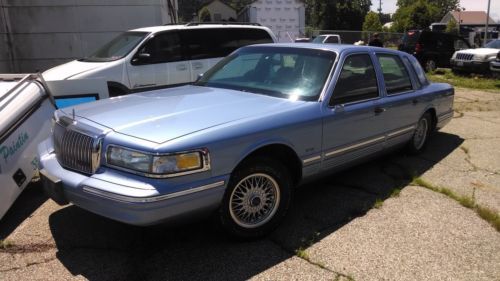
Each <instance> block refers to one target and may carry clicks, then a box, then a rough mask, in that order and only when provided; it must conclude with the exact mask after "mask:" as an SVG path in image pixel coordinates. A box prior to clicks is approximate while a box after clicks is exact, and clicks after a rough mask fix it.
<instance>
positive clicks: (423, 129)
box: [413, 118, 429, 150]
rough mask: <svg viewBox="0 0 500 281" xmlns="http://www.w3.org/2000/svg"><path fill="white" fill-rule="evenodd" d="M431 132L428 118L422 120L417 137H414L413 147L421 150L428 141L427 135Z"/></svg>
mask: <svg viewBox="0 0 500 281" xmlns="http://www.w3.org/2000/svg"><path fill="white" fill-rule="evenodd" d="M428 130H429V124H428V122H427V119H426V118H422V119H420V121H418V125H417V129H416V130H415V135H414V136H413V145H414V146H415V148H416V149H417V150H418V149H421V148H422V146H424V144H425V141H426V139H427V134H428Z"/></svg>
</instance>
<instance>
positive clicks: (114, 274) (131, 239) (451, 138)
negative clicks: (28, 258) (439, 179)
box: [49, 133, 463, 280]
mask: <svg viewBox="0 0 500 281" xmlns="http://www.w3.org/2000/svg"><path fill="white" fill-rule="evenodd" d="M462 142H463V139H461V138H460V137H458V136H456V135H451V134H447V133H437V134H436V135H435V136H434V137H433V138H432V139H431V140H430V143H429V147H428V149H427V150H426V152H425V153H423V154H421V155H419V156H408V155H404V154H403V153H401V151H398V152H395V153H392V154H389V155H386V156H383V157H380V158H376V159H375V160H372V161H370V162H368V163H366V164H362V165H359V166H356V167H353V168H351V169H349V170H346V171H344V172H340V173H335V174H332V175H331V176H329V177H327V178H323V179H322V180H320V181H315V182H313V183H310V184H307V185H304V186H301V187H300V188H298V189H297V190H296V192H295V195H296V196H295V199H294V202H293V204H292V208H291V210H290V212H289V215H288V216H287V218H286V219H285V221H284V222H283V224H282V225H281V226H280V227H279V228H278V229H277V230H276V231H274V232H273V233H272V234H271V235H269V236H268V237H267V238H264V239H261V240H257V241H253V242H238V241H234V240H231V239H230V238H228V237H227V236H226V235H225V234H224V232H223V231H222V230H221V229H220V227H219V226H218V224H217V223H215V222H214V221H213V219H205V220H202V221H198V222H193V223H190V224H186V225H181V226H175V227H171V226H170V227H169V226H158V227H146V228H143V227H134V226H128V225H125V224H121V223H118V222H114V221H111V220H108V219H105V218H102V217H100V216H97V215H94V214H91V213H89V212H87V211H84V210H82V209H79V208H77V207H75V206H70V207H67V208H64V209H61V210H59V211H57V212H55V213H53V214H52V215H51V216H50V217H49V223H50V228H51V231H52V234H53V237H54V240H55V242H56V246H57V248H58V252H57V258H58V259H59V260H60V261H61V262H62V264H63V265H64V266H65V267H66V268H67V269H68V270H69V271H70V272H71V273H72V274H73V275H82V276H83V277H85V278H87V279H90V280H111V279H112V280H116V279H127V280H136V279H140V280H147V279H149V280H152V279H155V280H156V279H161V280H228V279H229V280H245V279H248V278H250V277H252V276H254V275H256V274H258V273H260V272H262V271H264V270H266V269H268V268H270V267H272V266H274V265H277V264H279V263H280V262H282V261H284V260H286V259H288V258H290V257H292V256H293V255H295V253H296V251H297V250H298V249H301V248H306V247H308V246H310V245H312V244H314V243H315V242H317V241H319V240H321V239H322V238H323V237H326V236H328V235H330V234H332V233H333V232H335V231H336V230H338V229H339V228H341V227H342V226H344V225H345V224H347V223H349V222H350V221H351V220H353V219H354V218H356V217H359V216H363V215H364V214H365V213H366V212H367V211H368V210H369V209H370V208H372V207H373V205H374V203H375V202H376V200H377V199H382V200H383V199H385V198H387V197H389V196H390V195H391V193H392V192H393V190H395V189H400V188H404V187H405V186H407V185H408V184H409V183H410V182H411V180H412V177H414V176H418V175H421V174H422V173H424V172H425V171H427V170H429V169H430V168H431V167H432V166H433V165H435V164H436V163H437V162H439V161H440V160H441V159H443V158H444V157H446V156H447V155H448V154H450V153H451V152H452V151H453V150H455V149H457V148H458V147H459V146H460V144H461V143H462Z"/></svg>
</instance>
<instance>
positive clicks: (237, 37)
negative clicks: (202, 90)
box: [182, 28, 273, 60]
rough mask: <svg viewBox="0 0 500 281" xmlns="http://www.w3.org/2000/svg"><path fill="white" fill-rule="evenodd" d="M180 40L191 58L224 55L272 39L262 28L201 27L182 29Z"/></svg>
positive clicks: (269, 41) (270, 41) (268, 41)
mask: <svg viewBox="0 0 500 281" xmlns="http://www.w3.org/2000/svg"><path fill="white" fill-rule="evenodd" d="M182 40H183V42H184V43H185V45H186V46H187V50H188V52H189V56H190V58H191V59H192V60H198V59H209V58H220V57H225V56H227V55H229V54H230V53H232V52H233V51H235V50H236V49H238V48H240V47H243V46H246V45H251V44H261V43H272V42H273V39H272V38H271V36H270V35H269V33H268V32H267V31H265V30H263V29H256V28H224V29H222V28H203V29H189V30H184V31H182Z"/></svg>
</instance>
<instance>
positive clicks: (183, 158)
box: [106, 146, 210, 177]
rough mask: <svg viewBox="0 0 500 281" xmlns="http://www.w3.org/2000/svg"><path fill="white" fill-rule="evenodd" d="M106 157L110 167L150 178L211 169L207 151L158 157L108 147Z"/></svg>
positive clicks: (116, 147)
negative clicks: (135, 172) (131, 171)
mask: <svg viewBox="0 0 500 281" xmlns="http://www.w3.org/2000/svg"><path fill="white" fill-rule="evenodd" d="M106 156H107V157H106V159H107V160H106V161H107V164H108V165H110V166H115V167H119V168H124V169H127V170H133V171H137V172H141V173H143V174H145V175H146V176H150V177H169V176H176V175H182V174H187V173H193V172H199V171H205V170H208V169H209V168H210V167H209V159H208V151H207V150H196V151H188V152H182V153H173V154H166V155H156V154H149V153H146V152H139V151H135V150H131V149H126V148H122V147H118V146H108V150H107V152H106Z"/></svg>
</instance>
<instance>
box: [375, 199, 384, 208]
mask: <svg viewBox="0 0 500 281" xmlns="http://www.w3.org/2000/svg"><path fill="white" fill-rule="evenodd" d="M382 205H384V200H382V199H379V198H377V200H375V204H373V208H375V209H380V208H382Z"/></svg>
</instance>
